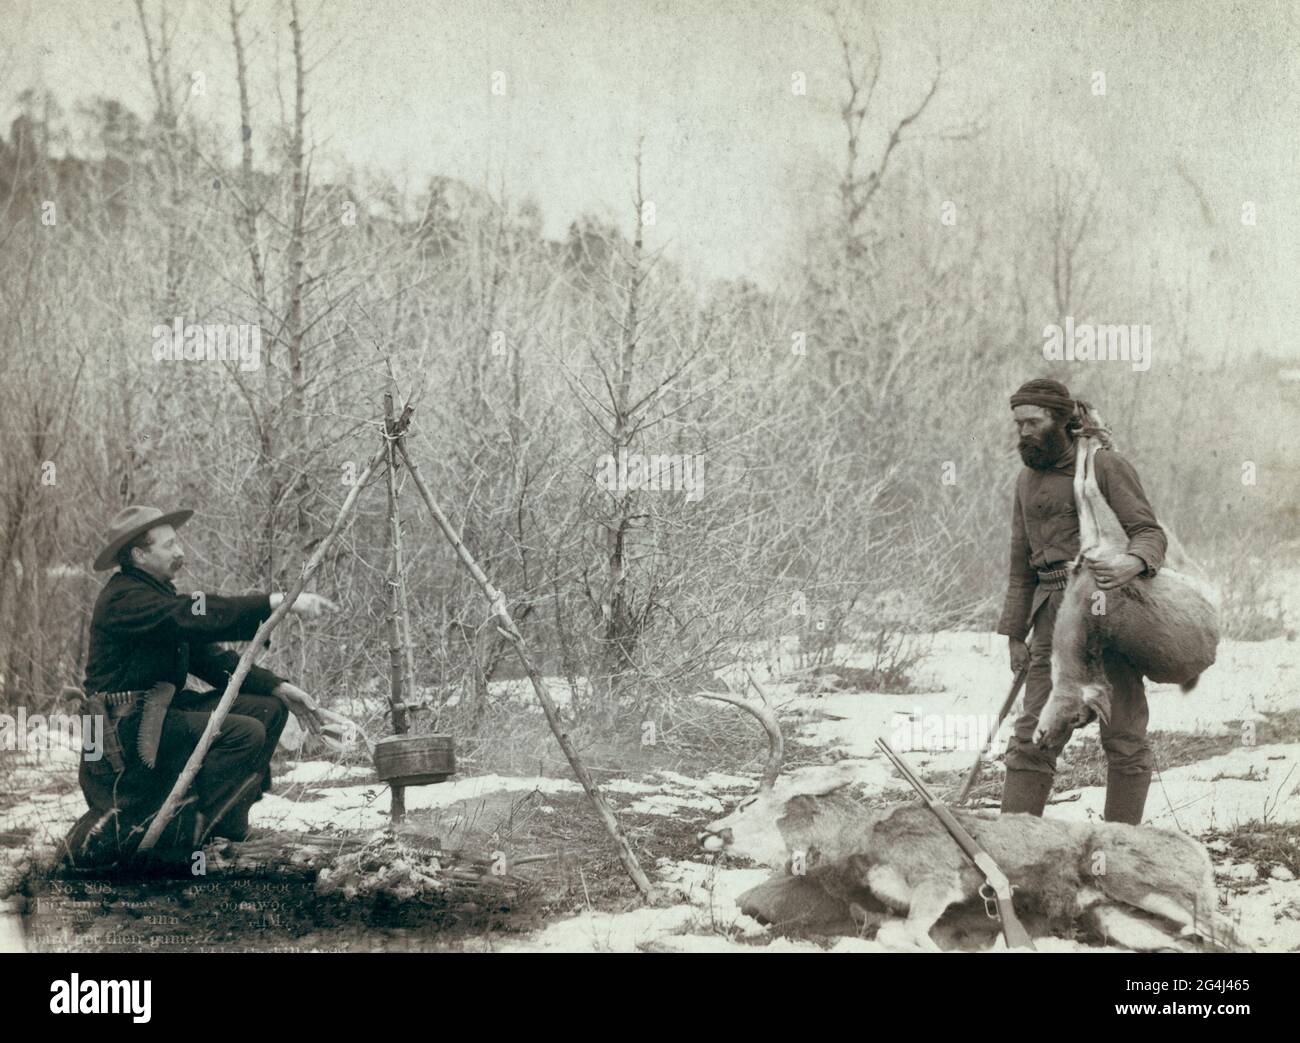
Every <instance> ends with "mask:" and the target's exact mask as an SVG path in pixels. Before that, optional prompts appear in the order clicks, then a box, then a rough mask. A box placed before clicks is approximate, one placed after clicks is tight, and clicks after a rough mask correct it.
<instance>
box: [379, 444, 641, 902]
mask: <svg viewBox="0 0 1300 1043" xmlns="http://www.w3.org/2000/svg"><path fill="white" fill-rule="evenodd" d="M396 445H397V451H398V452H399V453H400V454H401V457H402V460H403V461H404V462H405V463H406V469H407V472H408V473H409V474H410V476H411V481H412V482H413V483H414V484H415V488H416V489H417V490H418V491H419V493H420V496H421V498H422V499H423V500H424V502H425V504H426V506H428V508H429V513H430V514H432V515H433V520H434V521H435V522H437V523H438V528H440V529H441V530H442V534H443V535H444V536H445V537H446V538H447V541H448V542H449V543H450V544H451V545H452V548H453V549H454V550H455V551H456V554H457V555H458V556H459V557H460V560H461V563H462V564H463V565H464V566H465V568H466V569H468V570H469V574H470V575H471V576H472V577H473V578H474V582H475V583H477V584H478V585H479V589H480V590H482V591H483V596H484V597H486V598H487V600H488V604H489V605H490V606H491V608H492V611H493V613H494V614H495V615H496V617H497V620H498V621H499V624H500V628H501V632H502V634H504V635H505V637H506V638H507V639H508V640H509V641H510V643H511V644H513V645H514V648H515V654H516V655H518V656H519V661H520V662H521V663H522V664H523V667H524V671H525V672H526V673H527V674H528V680H529V681H530V682H532V686H533V691H534V692H535V693H536V694H537V701H538V702H539V703H541V704H542V712H543V713H544V714H546V723H547V724H549V725H550V726H551V731H552V732H553V733H554V735H555V739H556V741H557V742H558V743H559V744H560V749H561V750H563V751H564V756H565V758H566V759H567V760H568V762H569V767H570V768H572V769H573V774H574V776H575V777H576V778H577V780H578V781H579V782H580V783H581V784H582V788H583V789H584V790H585V791H586V793H587V797H588V798H589V799H590V800H591V803H592V805H593V806H594V807H595V808H596V813H597V815H599V817H600V821H601V824H602V825H604V827H605V831H606V832H607V833H608V834H609V836H610V839H611V840H613V841H614V846H615V848H616V849H617V850H618V857H619V861H620V862H622V863H623V868H624V869H626V870H627V874H628V876H630V877H631V878H632V882H633V883H634V884H636V886H637V889H638V890H639V891H640V892H641V894H642V895H644V896H645V897H647V898H649V897H651V896H652V895H653V894H654V888H653V887H652V886H651V884H650V880H649V879H648V878H647V877H646V875H645V871H644V870H642V868H641V864H640V863H639V862H638V861H637V858H636V854H635V853H634V852H633V851H632V846H631V845H630V844H629V843H628V839H627V835H626V834H625V833H624V832H623V827H622V826H621V825H619V822H618V819H617V818H615V817H614V812H613V810H612V809H611V808H610V806H609V804H608V803H607V802H606V800H605V798H604V796H603V795H602V794H601V792H600V790H599V789H597V788H596V783H595V781H594V780H593V779H592V777H591V773H590V772H588V771H587V768H586V765H584V764H583V763H582V760H581V758H579V756H578V751H577V750H575V749H574V748H573V744H572V743H571V742H569V737H568V735H566V734H565V732H564V726H563V723H562V722H561V721H560V714H559V711H558V710H557V709H556V708H555V702H554V700H553V699H552V698H551V693H550V692H548V691H547V689H546V683H545V682H544V681H543V680H542V677H541V674H539V673H538V672H537V668H536V667H535V666H534V665H533V663H532V660H531V659H530V658H529V657H528V653H527V651H526V650H525V648H524V638H523V635H522V634H520V633H519V630H518V628H517V627H516V626H515V622H514V620H513V619H511V618H510V610H509V608H507V607H506V599H505V595H504V594H502V593H501V591H499V590H497V589H496V587H494V586H493V585H492V581H491V580H489V579H488V578H487V575H486V574H485V573H484V572H483V570H482V569H481V568H479V566H478V562H476V561H475V560H474V557H473V555H472V554H470V552H469V550H468V548H466V546H465V544H464V543H462V542H461V539H460V537H459V536H458V535H457V534H456V531H455V530H454V529H453V528H452V527H451V522H449V521H448V520H447V516H446V515H445V514H443V512H442V508H441V507H439V506H438V503H437V501H436V500H435V499H434V498H433V494H432V493H430V492H429V488H428V486H426V485H425V484H424V479H423V478H422V477H421V476H420V470H419V468H418V467H416V465H415V461H414V460H412V459H411V456H410V454H409V453H408V452H407V451H406V445H405V444H404V443H403V442H401V441H398V442H396Z"/></svg>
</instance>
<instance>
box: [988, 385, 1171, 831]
mask: <svg viewBox="0 0 1300 1043" xmlns="http://www.w3.org/2000/svg"><path fill="white" fill-rule="evenodd" d="M1011 412H1012V416H1013V417H1014V420H1015V425H1016V430H1017V432H1018V434H1019V436H1020V441H1019V450H1020V458H1021V459H1022V460H1023V461H1024V463H1025V468H1024V470H1023V471H1021V472H1020V476H1019V478H1018V479H1017V481H1016V496H1015V506H1014V508H1013V509H1012V512H1011V562H1010V581H1009V583H1008V586H1007V595H1006V601H1005V603H1004V606H1003V610H1002V618H1001V620H1000V621H999V622H998V633H999V634H1005V635H1006V636H1007V638H1008V644H1009V646H1010V653H1011V669H1012V671H1013V672H1019V670H1020V669H1021V668H1022V667H1023V666H1025V665H1026V664H1028V667H1029V670H1028V674H1027V676H1026V679H1025V699H1024V712H1023V713H1022V714H1021V715H1020V717H1019V718H1018V719H1017V720H1016V724H1015V731H1014V734H1013V736H1012V738H1011V739H1010V741H1009V743H1008V745H1007V754H1006V766H1007V775H1006V782H1005V785H1004V788H1003V791H1002V813H1003V814H1009V813H1013V812H1027V813H1028V814H1031V815H1039V816H1041V815H1042V814H1043V808H1044V806H1045V805H1046V803H1047V797H1048V794H1049V793H1050V792H1051V788H1052V777H1053V775H1054V774H1055V772H1056V760H1057V757H1058V756H1059V755H1060V753H1061V749H1062V748H1063V747H1064V742H1062V744H1061V746H1058V747H1044V746H1039V745H1036V744H1035V743H1034V740H1033V735H1034V728H1035V727H1036V725H1037V724H1038V715H1039V713H1041V712H1042V709H1043V707H1044V706H1045V705H1046V703H1047V699H1048V696H1049V695H1051V692H1052V662H1051V660H1052V629H1053V627H1054V625H1055V623H1056V613H1057V609H1058V608H1059V607H1060V604H1061V598H1062V595H1063V593H1064V591H1065V584H1066V579H1067V576H1068V573H1067V565H1068V563H1069V562H1070V561H1072V560H1073V559H1074V558H1075V557H1076V556H1077V555H1078V553H1079V516H1078V511H1077V508H1076V506H1075V501H1074V463H1075V442H1074V440H1075V434H1076V432H1077V431H1078V428H1079V420H1078V418H1077V416H1076V407H1075V402H1074V399H1073V398H1072V397H1071V395H1070V391H1069V389H1068V388H1067V387H1066V386H1065V385H1064V384H1062V383H1061V382H1060V381H1057V380H1046V379H1043V380H1031V381H1029V382H1028V383H1026V384H1024V385H1022V386H1021V388H1020V389H1019V390H1018V391H1017V392H1016V393H1015V394H1014V395H1012V396H1011ZM1094 460H1095V468H1096V475H1097V485H1098V486H1099V487H1100V489H1101V491H1102V494H1103V495H1104V496H1105V497H1106V500H1107V502H1109V504H1110V506H1111V508H1112V509H1113V510H1114V511H1115V514H1116V516H1117V517H1118V518H1119V521H1120V524H1121V525H1123V526H1124V532H1125V533H1126V534H1127V535H1128V539H1129V543H1128V552H1127V553H1126V554H1120V555H1117V556H1115V557H1113V558H1111V559H1109V560H1104V561H1098V562H1095V563H1092V564H1091V565H1090V567H1091V568H1092V571H1093V574H1094V575H1095V576H1096V579H1097V586H1098V587H1100V588H1101V589H1103V590H1113V589H1115V588H1117V587H1121V586H1123V585H1124V584H1125V583H1127V582H1129V581H1130V580H1131V579H1133V578H1134V577H1135V576H1140V575H1147V576H1154V575H1155V574H1156V571H1157V570H1158V569H1159V568H1160V566H1161V564H1163V562H1164V558H1165V546H1166V539H1165V533H1164V530H1163V529H1162V528H1161V527H1160V523H1159V522H1157V521H1156V516H1155V512H1154V511H1153V510H1152V509H1151V504H1150V503H1149V502H1148V501H1147V497H1146V493H1145V492H1143V490H1142V483H1141V482H1140V481H1138V476H1137V472H1136V471H1134V470H1133V465H1132V464H1130V463H1129V462H1128V461H1127V460H1125V459H1124V458H1123V457H1122V456H1120V455H1119V454H1118V453H1116V452H1113V451H1107V452H1104V453H1098V454H1097V455H1096V457H1095V458H1094ZM1031 627H1032V629H1033V641H1032V643H1031V644H1028V645H1027V644H1026V643H1025V638H1026V636H1027V635H1028V634H1029V631H1030V629H1031ZM1103 666H1104V668H1105V671H1106V676H1107V678H1108V679H1109V680H1110V683H1111V685H1112V687H1113V688H1114V698H1113V700H1112V704H1111V716H1110V720H1109V721H1107V722H1101V745H1102V749H1103V750H1104V751H1105V753H1106V767H1107V774H1106V808H1105V812H1104V817H1105V819H1106V821H1107V822H1127V823H1130V824H1131V825H1138V824H1139V823H1140V822H1141V821H1142V812H1143V809H1144V808H1145V806H1146V797H1147V789H1148V787H1149V786H1150V784H1151V769H1152V767H1153V766H1154V758H1153V757H1152V754H1151V745H1150V743H1149V742H1148V741H1147V700H1146V691H1145V689H1144V688H1143V685H1142V675H1141V673H1140V672H1138V670H1137V669H1136V668H1135V667H1134V666H1133V664H1132V663H1130V662H1129V661H1128V660H1127V659H1125V658H1124V657H1123V656H1120V655H1117V654H1114V653H1112V652H1110V651H1106V652H1105V653H1104V656H1103Z"/></svg>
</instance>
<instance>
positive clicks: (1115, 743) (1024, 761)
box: [1006, 590, 1155, 775]
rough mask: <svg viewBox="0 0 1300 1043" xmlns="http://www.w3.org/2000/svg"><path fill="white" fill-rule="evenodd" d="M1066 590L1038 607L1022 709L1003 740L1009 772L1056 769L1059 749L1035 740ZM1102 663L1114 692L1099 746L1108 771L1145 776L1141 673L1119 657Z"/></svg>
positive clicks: (1150, 760)
mask: <svg viewBox="0 0 1300 1043" xmlns="http://www.w3.org/2000/svg"><path fill="white" fill-rule="evenodd" d="M1064 595H1065V591H1064V590H1054V591H1052V592H1051V594H1049V595H1048V597H1047V600H1046V601H1044V602H1043V604H1042V606H1041V607H1040V608H1039V609H1038V615H1037V616H1036V617H1035V618H1034V634H1033V639H1032V640H1031V641H1030V644H1029V673H1028V675H1027V676H1026V678H1025V707H1024V713H1022V714H1021V715H1020V717H1019V718H1017V720H1016V725H1015V732H1014V734H1013V735H1012V737H1011V739H1010V740H1009V741H1008V743H1007V758H1006V764H1007V768H1008V769H1009V770H1023V771H1040V772H1045V773H1046V774H1048V775H1054V774H1055V773H1056V758H1057V757H1059V756H1060V754H1061V749H1063V748H1064V743H1062V745H1061V746H1060V747H1057V748H1054V749H1044V748H1043V747H1041V746H1038V745H1036V744H1035V743H1034V729H1035V728H1036V727H1037V726H1038V715H1039V714H1040V713H1041V712H1042V710H1043V707H1044V706H1046V705H1047V699H1048V696H1050V695H1051V694H1052V631H1053V630H1054V629H1055V627H1056V613H1057V610H1058V609H1059V608H1060V606H1061V599H1062V598H1063V597H1064ZM1102 665H1103V667H1104V669H1105V671H1106V677H1107V679H1108V680H1109V681H1110V684H1111V687H1112V688H1113V689H1114V693H1113V695H1112V697H1111V704H1110V722H1109V723H1108V724H1102V725H1101V746H1102V749H1103V750H1105V751H1106V762H1107V765H1108V768H1109V770H1110V771H1112V772H1115V773H1116V774H1119V775H1143V774H1147V773H1149V772H1150V771H1151V770H1152V768H1153V767H1154V766H1155V758H1154V757H1153V756H1152V754H1151V744H1150V743H1149V742H1148V741H1147V696H1146V689H1145V688H1144V687H1143V686H1142V674H1141V673H1139V672H1138V671H1137V670H1136V669H1135V668H1134V667H1133V664H1132V663H1130V662H1129V661H1128V660H1127V659H1125V658H1124V657H1123V656H1119V655H1115V654H1113V653H1111V652H1109V651H1107V652H1105V653H1104V656H1103V659H1102Z"/></svg>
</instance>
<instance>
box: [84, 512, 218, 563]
mask: <svg viewBox="0 0 1300 1043" xmlns="http://www.w3.org/2000/svg"><path fill="white" fill-rule="evenodd" d="M193 515H194V512H193V511H169V512H167V513H166V514H164V513H163V512H162V511H160V510H159V509H158V508H157V507H123V508H122V509H121V510H120V511H118V512H117V517H116V518H114V519H113V521H112V522H111V523H110V524H109V526H108V532H107V533H106V537H107V539H108V542H107V543H106V544H105V545H104V549H103V550H101V551H100V552H99V557H97V558H96V559H95V571H96V572H103V571H104V570H105V569H111V568H112V567H113V566H114V564H116V558H117V552H118V551H120V550H121V549H122V548H123V547H125V546H126V545H127V544H128V543H130V542H131V541H132V540H133V539H135V538H136V537H137V536H139V535H140V533H142V532H148V531H149V530H150V529H152V528H154V527H155V526H157V525H184V524H185V523H186V522H187V521H189V520H190V518H191V517H193Z"/></svg>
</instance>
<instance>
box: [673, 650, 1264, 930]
mask: <svg viewBox="0 0 1300 1043" xmlns="http://www.w3.org/2000/svg"><path fill="white" fill-rule="evenodd" d="M750 680H751V682H752V683H754V686H755V688H756V689H758V691H759V692H760V695H762V689H761V688H759V686H758V684H757V682H756V681H754V679H753V677H752V675H751V678H750ZM700 694H701V695H704V696H705V697H707V698H715V699H722V700H723V701H726V702H729V703H731V704H733V705H735V706H737V707H739V708H741V709H743V710H745V711H746V712H748V713H750V714H752V715H753V716H754V717H755V718H756V719H757V720H758V721H759V723H760V724H761V725H762V726H763V729H764V732H765V733H766V734H767V737H768V757H767V764H766V766H765V769H764V772H763V777H762V781H761V783H760V785H759V788H758V791H757V792H756V793H754V794H752V795H750V796H748V797H746V798H744V799H743V800H741V801H740V803H739V804H737V805H736V807H735V808H733V809H732V811H731V813H730V814H728V815H726V816H725V817H723V818H720V819H718V820H716V821H714V822H711V823H710V824H709V825H708V826H707V827H706V829H705V831H704V832H702V833H701V834H700V835H699V838H698V839H699V843H700V846H701V848H702V849H703V850H704V851H706V852H711V853H714V854H721V853H728V854H731V855H737V856H740V857H743V858H747V859H751V860H753V861H755V862H758V863H760V864H762V865H766V866H769V867H772V868H779V869H781V870H782V872H781V873H780V874H779V875H778V876H776V877H774V878H773V879H772V880H770V881H768V882H767V883H764V884H761V885H759V886H758V887H756V888H753V889H751V890H750V891H747V892H746V893H745V894H743V895H741V896H740V898H739V900H738V904H739V905H740V907H741V910H742V911H743V912H745V913H748V914H749V915H752V916H756V917H757V918H759V919H761V920H764V921H766V922H769V923H773V924H789V925H794V926H802V927H811V928H816V927H817V926H818V925H827V924H836V925H841V926H843V927H847V925H849V924H851V923H853V922H854V921H856V922H857V923H859V924H860V923H862V922H864V921H868V920H874V921H875V922H877V923H878V924H882V925H885V924H887V922H888V921H889V919H890V914H903V915H904V916H905V917H906V920H905V922H904V923H903V925H902V930H901V935H902V937H901V938H899V939H898V940H899V941H900V942H902V943H904V944H910V945H913V946H916V947H920V948H926V949H934V948H937V947H938V946H937V943H936V941H935V939H934V937H933V936H932V931H934V929H935V928H936V925H939V921H940V920H941V919H945V922H947V921H949V920H952V921H953V922H954V924H955V923H957V922H958V921H959V920H960V917H955V916H949V917H945V914H948V913H950V910H954V907H957V906H961V907H963V908H965V909H966V910H967V911H968V912H969V911H975V910H977V917H980V918H982V917H983V915H984V914H983V906H982V901H981V899H980V898H979V888H980V885H981V884H982V883H983V882H984V878H983V876H982V875H981V874H980V873H979V872H977V871H976V870H975V869H974V868H973V867H972V866H971V865H970V863H969V862H967V860H966V858H965V856H964V855H963V854H962V852H961V850H960V849H959V848H958V847H957V844H956V843H955V842H954V841H953V839H952V837H951V836H949V834H948V832H947V830H946V829H945V828H944V827H943V825H942V823H940V821H939V820H938V819H937V818H936V817H935V816H934V815H933V814H932V813H931V812H930V811H929V810H928V809H927V808H925V807H924V806H923V805H920V804H900V805H893V806H890V807H886V808H875V809H873V808H868V807H865V806H863V805H862V804H860V803H859V802H858V801H857V800H855V799H854V798H853V797H852V795H851V794H850V793H849V787H850V786H851V784H852V783H853V782H854V781H855V778H854V776H855V774H857V773H858V772H859V771H860V768H859V767H858V766H857V765H854V764H851V763H848V762H841V763H840V764H838V765H834V766H832V767H830V768H828V769H825V770H824V771H820V772H819V774H818V777H817V778H816V779H813V780H809V781H804V782H800V781H799V780H796V779H789V778H786V779H781V778H780V777H779V776H780V770H781V761H782V742H781V731H780V727H779V724H778V722H777V718H776V714H775V712H774V711H773V709H772V707H771V706H770V704H768V703H767V700H766V697H765V696H764V697H763V702H762V703H755V702H751V701H749V700H746V699H744V698H742V697H740V696H737V695H735V694H734V693H728V694H727V695H725V696H724V695H721V694H716V693H700ZM952 810H953V814H954V815H956V817H957V819H958V821H959V822H960V823H961V824H962V825H963V826H964V827H965V828H966V829H967V830H968V831H969V832H970V833H971V835H972V836H974V837H975V838H976V840H978V841H979V843H980V844H981V845H982V846H983V847H984V848H985V849H986V850H987V851H988V852H989V854H991V855H992V856H993V858H994V860H995V861H996V862H997V864H998V865H999V867H1000V868H1001V869H1002V871H1003V872H1004V873H1005V874H1006V875H1007V877H1008V878H1009V879H1010V881H1011V883H1012V885H1013V887H1014V888H1015V892H1016V899H1015V900H1016V905H1017V911H1018V912H1019V913H1020V915H1021V917H1022V919H1023V920H1024V921H1025V923H1026V924H1027V925H1028V926H1030V929H1031V930H1035V931H1036V933H1039V934H1043V933H1047V932H1049V931H1053V930H1055V931H1061V930H1065V931H1067V932H1068V930H1069V929H1070V927H1071V925H1072V924H1073V923H1074V922H1076V921H1079V920H1083V921H1085V922H1086V923H1088V924H1089V925H1090V926H1091V928H1092V929H1093V931H1094V932H1096V934H1098V935H1099V936H1101V937H1103V938H1108V939H1110V940H1112V941H1113V942H1115V943H1116V944H1118V945H1120V946H1122V947H1124V948H1129V949H1136V950H1139V951H1149V950H1156V949H1167V948H1175V949H1179V948H1181V949H1188V948H1190V947H1191V946H1190V944H1189V943H1190V941H1191V940H1192V939H1193V938H1198V939H1200V940H1202V941H1204V942H1205V943H1207V944H1208V945H1210V946H1211V947H1215V948H1223V949H1240V948H1243V947H1244V946H1243V945H1242V943H1241V941H1240V940H1239V939H1238V938H1237V936H1236V934H1235V932H1234V931H1233V929H1232V927H1231V925H1230V924H1229V923H1228V921H1227V920H1226V918H1224V917H1223V916H1222V915H1221V914H1220V913H1219V912H1218V896H1217V893H1216V891H1215V888H1214V875H1213V870H1212V867H1211V865H1210V859H1209V856H1208V855H1207V854H1206V851H1205V848H1204V847H1202V846H1201V845H1200V844H1199V843H1197V842H1196V841H1195V840H1193V839H1192V838H1190V837H1187V836H1184V835H1183V834H1181V833H1172V832H1168V831H1165V830H1159V829H1150V828H1145V827H1138V826H1128V825H1124V824H1121V823H1107V822H1097V823H1091V822H1062V821H1057V820H1054V819H1042V818H1037V817H1035V816H1032V815H1003V816H985V815H980V814H976V813H973V812H968V811H961V810H957V809H952ZM792 864H793V866H794V867H795V871H793V872H792ZM889 926H893V927H896V926H897V925H896V924H889ZM950 926H952V925H951V924H950ZM883 929H884V927H883V926H882V930H883ZM891 933H893V932H891ZM937 933H939V934H941V935H942V934H943V933H944V932H943V930H942V929H941V930H940V931H939V932H937ZM989 933H992V928H991V927H990V931H989Z"/></svg>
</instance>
